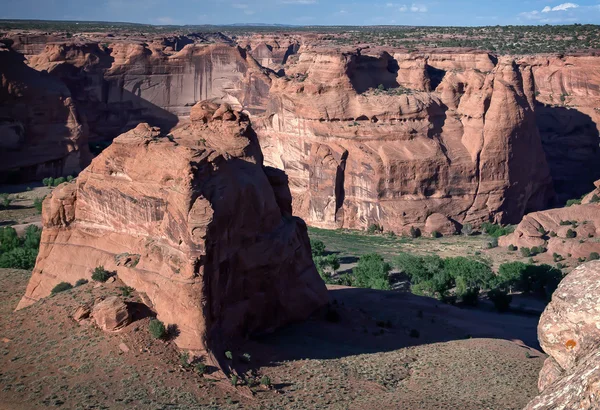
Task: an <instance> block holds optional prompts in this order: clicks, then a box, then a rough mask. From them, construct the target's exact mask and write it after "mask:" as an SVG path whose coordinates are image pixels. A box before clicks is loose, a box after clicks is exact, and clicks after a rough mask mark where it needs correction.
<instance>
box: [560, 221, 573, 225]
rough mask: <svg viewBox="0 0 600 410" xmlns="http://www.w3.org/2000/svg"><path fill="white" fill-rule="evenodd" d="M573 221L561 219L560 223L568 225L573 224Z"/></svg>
mask: <svg viewBox="0 0 600 410" xmlns="http://www.w3.org/2000/svg"><path fill="white" fill-rule="evenodd" d="M572 224H573V223H572V222H571V221H560V225H561V226H568V225H572Z"/></svg>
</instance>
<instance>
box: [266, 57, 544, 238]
mask: <svg viewBox="0 0 600 410" xmlns="http://www.w3.org/2000/svg"><path fill="white" fill-rule="evenodd" d="M402 59H405V60H402ZM482 70H486V71H482ZM407 71H412V72H413V73H414V75H407ZM408 87H410V88H408ZM534 104H535V96H534V88H533V78H532V73H531V70H530V69H529V68H528V67H525V66H519V65H518V64H517V63H515V61H514V60H512V59H510V58H502V59H500V61H495V60H494V59H493V58H492V57H490V56H489V55H487V54H482V53H480V54H479V55H467V56H465V58H461V56H460V55H459V56H454V59H452V55H450V54H449V55H447V56H445V55H443V54H441V55H440V56H438V57H437V58H428V59H427V58H425V57H420V58H419V57H418V56H406V55H401V54H398V55H397V56H396V55H395V56H392V55H390V54H388V53H386V52H380V53H375V54H373V53H371V54H368V55H367V54H363V53H361V52H356V51H354V52H346V53H336V52H332V51H331V50H329V51H327V50H315V51H306V50H304V52H301V53H300V55H299V58H298V61H297V63H295V64H292V65H288V67H287V68H286V77H284V78H279V79H276V80H274V83H273V85H272V87H271V100H270V105H269V107H268V110H267V113H266V119H265V120H264V122H263V123H262V126H259V127H258V131H257V132H258V134H259V138H260V141H261V145H262V147H263V152H264V153H265V161H266V162H267V163H268V164H269V165H272V166H274V167H277V168H280V169H283V170H285V171H286V173H287V174H288V175H289V176H290V185H291V191H292V195H293V197H294V209H295V210H296V212H298V214H299V215H301V216H302V217H303V218H304V219H305V220H306V221H307V222H308V223H309V224H311V225H316V226H320V227H324V228H340V227H345V228H365V227H366V226H369V225H370V224H373V223H376V224H378V225H382V226H383V228H384V229H385V230H393V231H396V232H401V231H404V230H406V229H407V228H408V227H410V226H418V227H420V228H423V227H424V225H425V223H426V221H427V218H428V217H429V216H430V215H432V214H442V215H443V216H445V217H449V218H451V219H453V220H454V221H456V222H458V223H466V222H470V223H479V222H481V221H484V220H488V219H490V218H491V219H493V220H495V221H497V222H503V223H507V222H510V223H516V222H518V221H519V220H520V219H521V217H522V215H523V214H524V213H526V212H527V211H529V210H534V209H543V208H544V207H546V206H547V205H548V204H549V202H550V201H551V199H552V198H553V189H552V181H551V178H550V174H549V169H548V166H547V164H546V160H545V155H544V152H543V149H542V146H541V141H540V136H539V134H538V131H537V127H536V123H535V114H534Z"/></svg>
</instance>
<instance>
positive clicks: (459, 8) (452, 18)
mask: <svg viewBox="0 0 600 410" xmlns="http://www.w3.org/2000/svg"><path fill="white" fill-rule="evenodd" d="M0 18H4V19H13V18H22V19H52V20H102V21H128V22H136V23H150V24H230V23H277V24H296V25H316V24H320V25H376V24H401V25H444V26H447V25H455V26H457V25H460V26H479V25H497V24H499V25H505V24H572V23H596V24H600V0H575V1H573V2H565V1H560V0H559V1H553V0H496V1H492V0H432V1H427V0H417V1H415V2H409V1H403V0H399V1H380V0H357V1H344V0H177V1H173V2H169V1H165V0H0Z"/></svg>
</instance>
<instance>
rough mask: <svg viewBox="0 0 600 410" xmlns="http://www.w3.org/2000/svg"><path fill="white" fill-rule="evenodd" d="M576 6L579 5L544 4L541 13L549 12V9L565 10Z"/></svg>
mask: <svg viewBox="0 0 600 410" xmlns="http://www.w3.org/2000/svg"><path fill="white" fill-rule="evenodd" d="M578 7H579V5H578V4H575V3H563V4H559V5H558V6H555V7H550V6H546V7H544V9H543V10H542V13H550V12H551V11H566V10H569V9H576V8H578Z"/></svg>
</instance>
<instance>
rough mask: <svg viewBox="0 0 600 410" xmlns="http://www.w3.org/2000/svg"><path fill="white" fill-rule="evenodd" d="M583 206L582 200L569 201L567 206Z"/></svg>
mask: <svg viewBox="0 0 600 410" xmlns="http://www.w3.org/2000/svg"><path fill="white" fill-rule="evenodd" d="M573 205H581V199H569V200H568V201H567V203H566V206H573Z"/></svg>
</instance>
